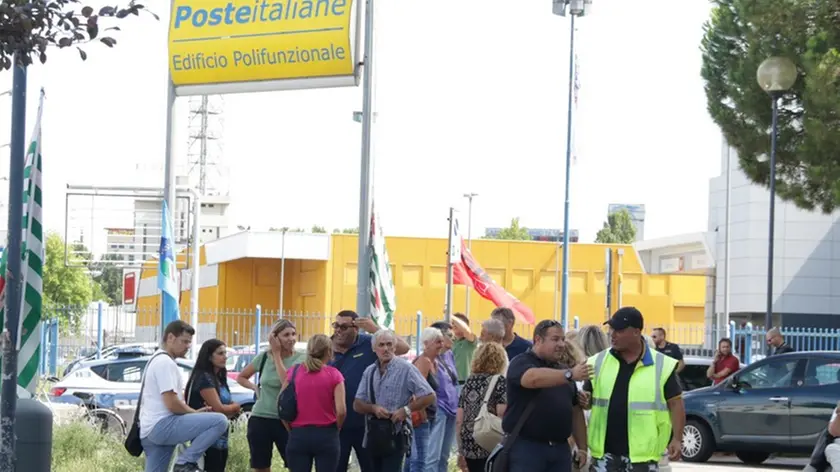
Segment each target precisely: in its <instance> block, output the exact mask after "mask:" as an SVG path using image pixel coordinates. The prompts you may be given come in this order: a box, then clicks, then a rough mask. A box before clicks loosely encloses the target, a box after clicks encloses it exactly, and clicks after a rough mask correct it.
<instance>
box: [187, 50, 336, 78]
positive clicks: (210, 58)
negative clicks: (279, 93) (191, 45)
mask: <svg viewBox="0 0 840 472" xmlns="http://www.w3.org/2000/svg"><path fill="white" fill-rule="evenodd" d="M345 59H347V51H346V50H345V48H344V47H343V46H336V45H335V44H332V43H330V45H329V47H323V48H306V49H301V48H299V47H298V48H293V49H292V48H290V49H277V50H275V49H269V48H254V49H247V50H236V51H233V52H232V53H230V54H219V53H209V54H205V53H201V52H200V53H194V54H173V55H172V69H173V70H175V71H179V72H181V71H194V70H213V69H229V68H239V67H259V66H265V65H272V66H273V65H289V64H309V63H313V62H330V61H343V60H345Z"/></svg>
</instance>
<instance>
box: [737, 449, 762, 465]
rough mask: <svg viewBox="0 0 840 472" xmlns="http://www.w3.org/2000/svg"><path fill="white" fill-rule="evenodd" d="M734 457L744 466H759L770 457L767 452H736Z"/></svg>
mask: <svg viewBox="0 0 840 472" xmlns="http://www.w3.org/2000/svg"><path fill="white" fill-rule="evenodd" d="M735 457H737V458H738V459H740V460H741V462H743V463H744V464H749V465H760V464H761V463H762V462H764V461H766V460H767V458H768V457H770V453H769V452H755V451H738V452H736V453H735Z"/></svg>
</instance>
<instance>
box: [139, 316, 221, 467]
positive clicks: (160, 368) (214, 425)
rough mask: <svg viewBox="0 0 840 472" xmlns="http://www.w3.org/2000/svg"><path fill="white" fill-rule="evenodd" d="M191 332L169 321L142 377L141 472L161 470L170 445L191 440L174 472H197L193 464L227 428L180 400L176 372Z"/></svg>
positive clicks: (207, 409)
mask: <svg viewBox="0 0 840 472" xmlns="http://www.w3.org/2000/svg"><path fill="white" fill-rule="evenodd" d="M194 334H195V329H193V327H192V326H190V325H188V324H187V323H184V322H183V321H180V320H178V321H173V322H172V323H169V325H167V326H166V329H165V330H164V332H163V346H162V347H163V351H164V352H165V353H160V351H159V352H158V353H157V354H155V356H154V357H153V358H152V359H151V360H150V361H149V364H148V365H147V366H146V371H145V373H144V375H143V385H144V387H143V394H142V396H141V398H140V405H139V408H140V440H141V442H142V444H143V451H144V452H145V453H146V472H166V470H167V468H168V467H169V462H170V461H171V460H172V453H173V451H174V450H175V446H177V445H178V444H182V443H185V442H188V441H189V442H190V446H189V447H188V448H187V449H186V450H185V451H184V452H183V453H182V454H181V456H180V457H178V460H177V461H176V465H175V469H174V472H197V471H200V469H199V468H198V461H199V459H201V457H202V456H203V455H204V451H206V450H207V449H208V448H209V447H210V446H212V445H213V444H214V443H215V442H216V440H217V439H219V438H220V437H221V436H222V434H224V433H225V431H227V429H228V420H227V417H226V416H225V415H223V414H221V413H210V407H205V408H202V409H200V410H193V409H192V408H190V407H189V406H188V405H187V404H186V403H185V402H184V393H183V380H182V379H181V369H180V367H178V364H176V363H175V359H178V358H180V357H184V356H185V355H186V354H187V352H188V351H189V349H190V345H191V344H192V337H193V335H194Z"/></svg>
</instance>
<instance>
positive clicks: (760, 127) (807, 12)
mask: <svg viewBox="0 0 840 472" xmlns="http://www.w3.org/2000/svg"><path fill="white" fill-rule="evenodd" d="M714 3H715V4H716V7H715V8H714V9H713V10H712V16H711V18H710V19H709V21H708V22H707V24H706V26H705V36H704V38H703V42H702V51H703V68H702V75H703V78H704V79H705V81H706V96H707V100H708V109H709V113H710V114H711V116H712V119H714V121H715V122H716V123H717V124H718V125H719V126H720V127H721V129H722V131H723V134H724V136H725V137H726V139H727V141H728V142H729V144H730V145H732V146H733V147H734V148H735V149H736V150H737V152H738V157H739V160H740V165H741V167H742V168H743V169H744V171H745V172H746V174H747V175H748V176H749V178H750V179H752V180H753V181H755V182H756V183H759V184H762V185H768V184H769V169H770V168H769V163H768V162H767V160H766V159H763V158H762V157H763V156H766V155H769V153H770V129H771V122H772V109H771V100H770V97H769V96H768V95H767V94H766V93H765V92H764V91H763V90H762V89H761V88H760V87H759V85H758V83H757V82H756V70H757V69H758V66H759V64H761V62H762V61H763V60H764V59H766V58H767V57H770V56H786V57H788V58H790V59H791V60H793V61H794V63H796V65H797V67H798V68H799V72H800V75H799V78H798V80H797V82H796V84H795V85H794V86H793V89H792V90H790V92H789V93H788V94H786V95H785V96H784V97H783V98H782V99H781V101H780V105H779V107H780V108H779V138H778V147H777V154H776V158H777V168H776V172H777V174H776V176H777V181H776V192H777V194H778V195H779V196H780V197H781V198H783V199H785V200H789V201H793V202H795V203H796V205H798V206H799V207H801V208H806V209H813V208H819V209H821V210H822V211H824V212H831V211H833V210H834V209H835V208H836V207H837V206H838V204H840V52H839V51H840V2H838V1H837V0H779V1H773V0H715V2H714Z"/></svg>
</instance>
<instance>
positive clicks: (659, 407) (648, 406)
mask: <svg viewBox="0 0 840 472" xmlns="http://www.w3.org/2000/svg"><path fill="white" fill-rule="evenodd" d="M592 406H600V407H604V408H609V406H610V401H609V400H607V399H604V398H596V399H594V400H592ZM628 407H630V409H631V410H642V411H667V410H668V404H667V403H664V404H663V403H660V404H657V403H656V402H630V403H628Z"/></svg>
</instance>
